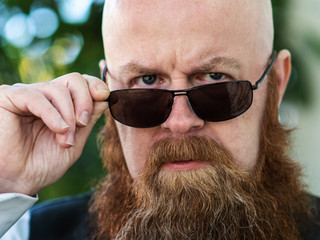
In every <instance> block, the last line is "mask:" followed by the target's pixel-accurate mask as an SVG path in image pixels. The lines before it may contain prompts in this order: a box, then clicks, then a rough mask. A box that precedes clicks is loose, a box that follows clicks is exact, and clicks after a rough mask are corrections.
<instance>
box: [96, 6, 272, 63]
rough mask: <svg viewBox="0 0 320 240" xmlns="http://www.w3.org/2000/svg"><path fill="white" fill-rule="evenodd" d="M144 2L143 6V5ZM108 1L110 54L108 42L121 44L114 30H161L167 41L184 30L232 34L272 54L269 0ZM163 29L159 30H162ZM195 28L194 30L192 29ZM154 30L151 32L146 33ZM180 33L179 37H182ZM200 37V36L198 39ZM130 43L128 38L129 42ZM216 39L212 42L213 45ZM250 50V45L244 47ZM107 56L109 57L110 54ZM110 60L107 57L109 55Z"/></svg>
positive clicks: (106, 27)
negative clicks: (247, 39) (203, 30)
mask: <svg viewBox="0 0 320 240" xmlns="http://www.w3.org/2000/svg"><path fill="white" fill-rule="evenodd" d="M142 2H143V3H142ZM142 2H141V1H139V3H137V2H136V1H129V0H107V1H106V3H105V8H104V15H103V27H102V30H103V38H104V44H105V49H106V51H107V52H108V48H109V44H108V43H109V41H110V40H114V41H118V40H119V39H118V40H117V39H116V38H117V37H119V36H118V35H114V31H115V30H116V32H117V33H118V32H119V31H127V30H128V29H129V31H131V32H132V33H133V34H149V37H152V36H150V33H152V34H153V37H156V36H157V34H154V32H155V31H158V30H160V29H161V32H162V34H166V36H167V41H169V40H172V39H173V38H176V39H177V40H178V39H179V37H181V36H182V35H181V33H182V32H183V31H190V30H194V31H190V34H196V33H197V31H196V30H197V29H199V30H200V29H206V28H211V30H214V29H216V30H217V32H218V31H220V32H221V31H229V32H233V33H234V37H235V36H236V35H239V36H240V37H244V38H250V41H248V42H247V43H248V44H250V48H252V47H253V48H255V51H256V52H260V54H261V51H264V52H265V54H263V53H262V54H263V55H264V56H265V55H269V54H270V52H271V51H272V48H273V38H274V30H273V19H272V7H271V1H270V0H259V1H257V0H226V1H220V0H176V1H172V0H162V1H157V0H148V1H146V0H144V1H142ZM168 26H170V28H168ZM159 28H160V29H159ZM190 28H193V29H190ZM149 30H151V32H147V31H149ZM179 34H180V35H179ZM197 37H201V36H197ZM127 40H128V39H127ZM215 40H216V39H212V41H213V42H214V41H215ZM242 47H249V46H246V45H244V46H242ZM107 55H108V54H107ZM107 57H108V56H107Z"/></svg>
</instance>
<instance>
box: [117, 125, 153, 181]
mask: <svg viewBox="0 0 320 240" xmlns="http://www.w3.org/2000/svg"><path fill="white" fill-rule="evenodd" d="M116 126H117V129H118V133H119V137H120V142H121V146H122V149H123V154H124V157H125V161H126V164H127V167H128V170H129V172H130V174H131V177H132V178H136V177H137V176H138V175H139V173H141V171H142V169H143V167H144V164H145V162H146V160H147V156H148V153H149V149H150V148H151V140H152V137H150V134H149V132H148V129H136V128H131V127H127V126H124V125H122V124H120V123H118V122H116Z"/></svg>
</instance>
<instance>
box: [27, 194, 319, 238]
mask: <svg viewBox="0 0 320 240" xmlns="http://www.w3.org/2000/svg"><path fill="white" fill-rule="evenodd" d="M91 196H92V193H85V194H82V195H78V196H72V197H65V198H62V199H58V200H52V201H48V202H45V203H42V204H39V205H36V206H35V207H33V208H32V209H31V226H30V240H89V231H88V227H87V224H86V216H87V211H88V203H89V200H90V198H91ZM311 198H312V201H313V205H314V210H313V212H314V215H315V217H316V220H317V221H318V222H319V223H320V198H317V197H314V196H311ZM302 229H303V230H302V235H303V240H320V225H319V224H317V223H315V222H314V221H312V220H309V221H306V223H305V225H304V226H303V227H302ZM239 240H241V239H239Z"/></svg>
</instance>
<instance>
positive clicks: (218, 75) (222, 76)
mask: <svg viewBox="0 0 320 240" xmlns="http://www.w3.org/2000/svg"><path fill="white" fill-rule="evenodd" d="M208 77H209V80H211V81H212V80H213V81H221V80H224V79H226V78H227V75H226V74H224V73H220V72H212V73H209V74H208Z"/></svg>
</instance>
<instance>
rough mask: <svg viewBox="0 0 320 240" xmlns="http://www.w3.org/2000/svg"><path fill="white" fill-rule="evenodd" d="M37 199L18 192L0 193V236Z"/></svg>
mask: <svg viewBox="0 0 320 240" xmlns="http://www.w3.org/2000/svg"><path fill="white" fill-rule="evenodd" d="M37 201H38V196H36V197H30V196H27V195H23V194H19V193H2V194H0V238H1V237H2V236H3V235H4V234H5V232H6V231H8V229H9V228H10V227H11V226H12V225H13V224H15V222H16V221H18V220H19V218H21V216H22V215H23V214H24V213H25V212H26V211H27V210H28V209H29V208H31V207H32V206H33V205H34V204H35V203H36V202H37Z"/></svg>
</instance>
